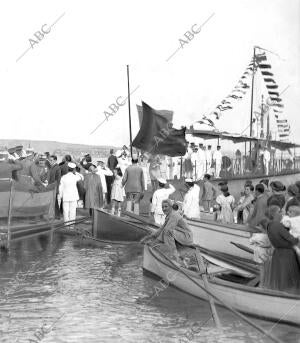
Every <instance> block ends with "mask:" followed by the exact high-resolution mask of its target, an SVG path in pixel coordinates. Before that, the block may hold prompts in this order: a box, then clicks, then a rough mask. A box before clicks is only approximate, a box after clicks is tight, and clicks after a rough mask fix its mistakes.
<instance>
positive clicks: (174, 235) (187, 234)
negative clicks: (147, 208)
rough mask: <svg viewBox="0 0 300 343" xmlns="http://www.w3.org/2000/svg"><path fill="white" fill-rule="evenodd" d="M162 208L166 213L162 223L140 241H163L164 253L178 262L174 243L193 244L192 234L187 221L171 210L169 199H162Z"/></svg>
mask: <svg viewBox="0 0 300 343" xmlns="http://www.w3.org/2000/svg"><path fill="white" fill-rule="evenodd" d="M162 210H163V212H164V214H165V215H166V219H165V222H164V225H163V226H162V227H161V228H160V229H159V230H157V231H156V232H155V233H153V234H151V235H150V236H147V237H145V238H144V239H142V241H141V242H142V243H145V242H147V241H150V240H157V241H159V242H162V243H164V244H165V246H166V247H167V249H168V251H167V252H166V253H167V254H168V255H170V257H171V258H173V259H175V260H176V261H177V262H180V258H179V253H178V251H177V247H176V243H179V244H181V245H191V244H193V234H192V232H191V230H190V228H189V226H188V224H187V222H186V221H185V220H184V219H183V218H182V217H181V215H180V214H179V213H178V212H177V211H174V210H173V208H172V201H171V200H170V199H166V200H163V202H162Z"/></svg>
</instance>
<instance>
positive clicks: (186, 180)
mask: <svg viewBox="0 0 300 343" xmlns="http://www.w3.org/2000/svg"><path fill="white" fill-rule="evenodd" d="M185 182H186V183H194V180H193V179H185Z"/></svg>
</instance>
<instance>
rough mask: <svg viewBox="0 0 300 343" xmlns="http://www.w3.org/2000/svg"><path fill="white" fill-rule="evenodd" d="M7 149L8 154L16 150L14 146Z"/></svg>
mask: <svg viewBox="0 0 300 343" xmlns="http://www.w3.org/2000/svg"><path fill="white" fill-rule="evenodd" d="M7 151H8V152H9V154H11V155H12V154H13V153H15V152H16V148H9V149H8V150H7Z"/></svg>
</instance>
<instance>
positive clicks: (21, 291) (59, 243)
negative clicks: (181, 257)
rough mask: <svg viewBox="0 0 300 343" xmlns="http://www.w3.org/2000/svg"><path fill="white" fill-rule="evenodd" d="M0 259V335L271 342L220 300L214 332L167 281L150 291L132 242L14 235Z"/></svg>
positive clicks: (205, 310) (284, 333) (291, 335)
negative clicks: (218, 327)
mask: <svg viewBox="0 0 300 343" xmlns="http://www.w3.org/2000/svg"><path fill="white" fill-rule="evenodd" d="M0 261H1V263H0V293H1V304H0V315H1V320H0V330H1V331H0V341H1V343H2V342H3V343H6V342H7V343H14V342H19V343H23V342H41V341H42V342H43V343H50V342H53V343H54V342H55V343H65V342H70V343H73V342H80V343H84V342H88V343H99V342H103V343H106V342H107V343H111V342H122V343H127V342H140V343H144V342H145V343H146V342H147V343H148V342H150V343H151V342H153V343H154V342H162V343H168V342H209V343H213V342H222V343H227V342H228V343H235V342H270V340H268V339H267V338H266V337H263V335H262V334H260V333H258V332H257V331H256V330H255V329H252V328H250V327H249V326H248V325H247V324H244V323H243V322H241V321H240V320H239V319H237V318H236V317H234V316H233V315H232V314H231V313H229V312H228V311H227V310H225V309H223V308H218V313H219V316H220V319H221V322H222V326H223V331H222V332H219V331H218V330H216V329H215V327H214V324H213V321H212V319H211V315H210V310H209V306H208V304H207V303H206V302H204V301H201V300H198V299H195V298H193V297H191V296H189V295H186V294H184V293H182V292H180V291H178V290H176V289H174V288H172V287H167V288H166V289H165V290H163V291H161V292H159V294H158V295H156V293H155V288H154V287H155V286H158V280H155V279H152V278H150V277H148V276H145V275H143V271H142V268H141V266H142V249H141V247H140V246H139V245H134V246H116V245H113V246H110V245H102V246H97V247H95V246H86V245H80V242H79V241H78V240H77V239H76V238H75V237H71V236H68V237H66V236H61V235H60V234H56V235H55V237H54V241H53V242H52V243H51V242H50V240H49V237H47V236H45V237H44V236H43V237H39V238H34V239H29V240H27V241H23V242H21V243H18V244H17V243H15V244H14V245H13V246H12V250H11V253H10V255H9V256H7V254H5V253H3V252H2V253H1V256H0ZM254 321H255V322H256V323H258V324H260V325H261V326H263V327H264V328H265V329H266V330H269V329H271V328H272V326H273V324H272V323H270V322H266V321H261V320H255V319H254ZM192 329H193V330H194V332H193V331H192ZM272 333H273V334H274V335H276V336H277V337H279V338H281V339H282V340H283V341H284V342H293V343H294V342H300V329H298V328H295V327H289V326H287V325H281V324H277V325H276V326H275V327H274V328H273V329H272ZM34 335H36V336H34Z"/></svg>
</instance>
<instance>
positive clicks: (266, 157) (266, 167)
mask: <svg viewBox="0 0 300 343" xmlns="http://www.w3.org/2000/svg"><path fill="white" fill-rule="evenodd" d="M270 160H271V154H270V151H269V150H268V149H267V147H264V152H263V161H264V172H265V174H266V175H269V166H270Z"/></svg>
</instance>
